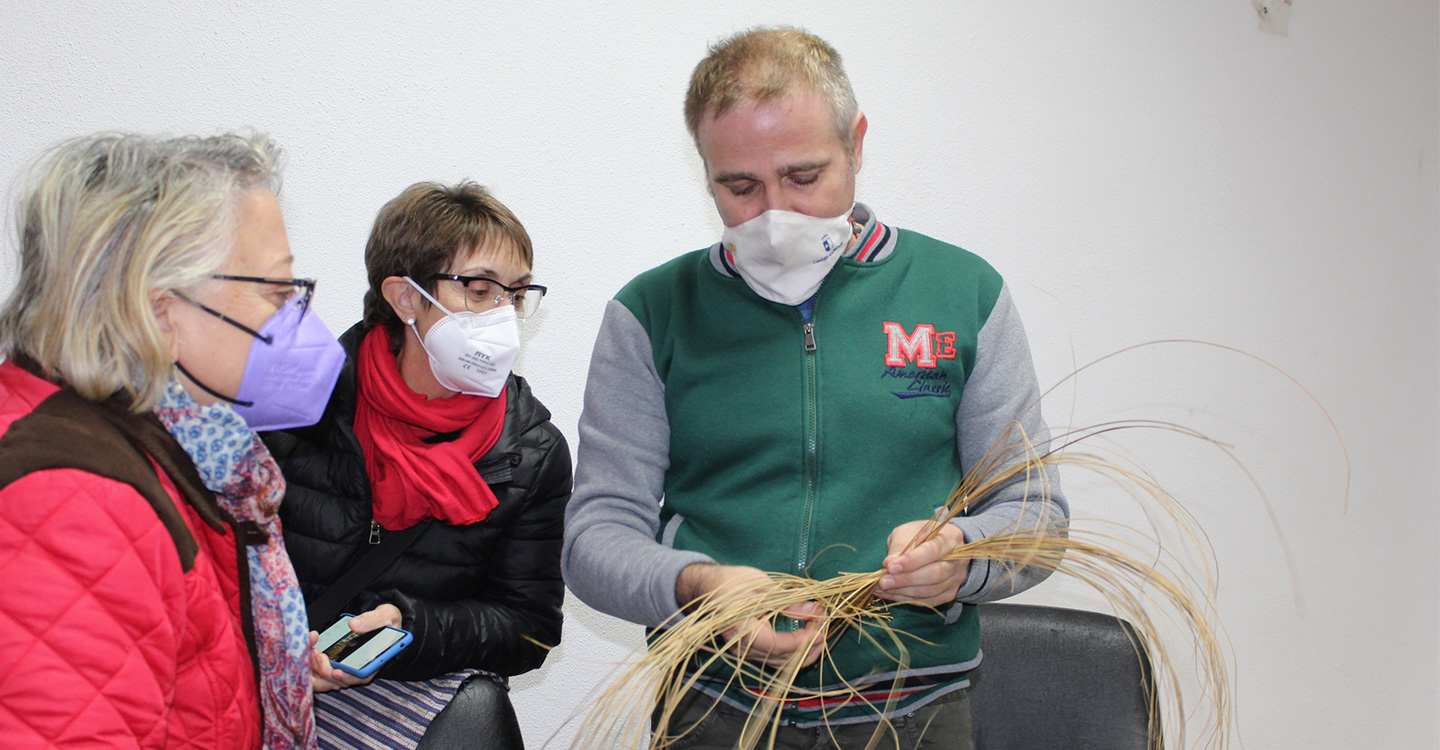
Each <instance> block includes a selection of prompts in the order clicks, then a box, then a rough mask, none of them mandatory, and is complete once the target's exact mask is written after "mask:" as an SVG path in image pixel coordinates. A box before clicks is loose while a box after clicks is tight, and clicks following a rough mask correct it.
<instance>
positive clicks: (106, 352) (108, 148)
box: [0, 133, 281, 412]
mask: <svg viewBox="0 0 1440 750" xmlns="http://www.w3.org/2000/svg"><path fill="white" fill-rule="evenodd" d="M280 160H281V152H280V149H279V147H277V146H276V145H275V144H274V143H273V142H272V141H271V140H270V139H269V138H268V137H267V136H265V135H262V134H246V135H239V134H226V135H220V136H215V137H213V138H198V137H193V136H190V137H184V138H174V139H160V138H151V137H146V136H139V135H126V134H119V133H101V134H97V135H91V136H85V137H81V138H76V139H74V140H70V141H66V142H64V143H61V144H59V145H57V146H55V147H54V148H52V149H51V150H50V151H49V152H47V153H46V154H45V155H44V156H43V157H42V158H41V159H40V160H39V161H38V162H37V163H36V165H35V166H34V167H32V169H31V171H30V173H29V176H28V179H27V180H26V182H25V184H24V187H23V188H22V189H21V190H20V191H18V194H19V195H20V196H21V197H20V199H19V200H18V202H17V204H16V210H15V214H14V216H15V219H16V225H17V227H16V228H17V230H18V232H19V241H20V273H19V281H18V282H17V283H16V285H15V288H14V289H13V290H12V291H11V293H10V297H9V299H8V300H6V302H5V305H4V308H3V309H0V350H3V351H4V353H5V354H6V356H8V357H14V356H16V355H25V356H27V357H29V358H30V359H32V360H34V361H35V362H36V363H37V364H38V365H39V366H40V367H41V369H43V370H44V372H45V374H46V375H47V376H48V377H51V378H54V379H58V380H61V381H63V382H64V383H66V384H68V385H70V386H71V387H72V388H74V389H75V390H76V391H77V392H78V393H79V394H80V395H81V396H83V397H85V398H86V399H89V400H91V401H103V400H105V399H107V398H109V397H111V396H113V395H115V394H116V393H121V392H123V393H124V395H126V396H128V398H129V401H130V406H131V408H132V409H133V410H135V411H137V412H140V411H145V410H148V409H150V408H153V407H154V405H155V404H156V403H157V402H158V401H159V399H160V396H161V395H162V393H163V390H164V388H165V387H166V383H167V382H168V380H169V378H170V376H171V368H172V365H173V364H174V363H173V362H172V361H171V360H170V348H169V343H168V340H167V339H166V337H165V335H164V333H163V332H162V331H161V329H160V326H159V323H158V321H157V320H156V316H155V311H154V300H155V297H156V296H157V294H158V293H161V292H166V291H184V290H188V289H191V288H193V287H194V286H196V285H197V284H199V283H201V282H203V281H205V280H206V279H207V278H208V277H209V276H210V274H212V273H215V272H216V270H218V269H219V268H220V266H221V265H223V264H224V262H225V260H226V259H227V258H228V257H229V255H230V252H231V250H232V249H233V247H234V243H235V229H236V225H237V223H238V221H239V198H240V197H241V196H242V195H244V194H245V193H247V192H250V191H252V190H269V191H270V192H271V193H278V192H279V190H280Z"/></svg>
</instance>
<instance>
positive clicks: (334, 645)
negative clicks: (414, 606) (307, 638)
mask: <svg viewBox="0 0 1440 750" xmlns="http://www.w3.org/2000/svg"><path fill="white" fill-rule="evenodd" d="M350 620H351V618H349V617H341V618H340V620H339V621H338V622H336V623H335V624H334V625H331V626H330V627H328V628H326V629H325V632H324V633H321V634H320V640H319V641H317V642H316V643H315V648H317V649H319V650H320V652H321V653H323V654H325V655H326V656H328V657H330V661H332V662H339V663H341V664H344V665H345V666H347V667H350V668H351V669H361V668H363V667H364V666H365V665H366V664H369V663H370V662H371V660H373V659H374V658H375V657H377V656H379V655H380V654H383V653H385V650H386V649H388V648H390V647H391V646H393V645H395V643H396V642H398V641H399V640H400V639H401V638H404V637H405V631H403V630H396V629H395V628H379V629H376V630H372V631H370V632H368V633H355V632H352V631H351V630H350Z"/></svg>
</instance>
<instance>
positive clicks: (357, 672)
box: [330, 614, 415, 678]
mask: <svg viewBox="0 0 1440 750" xmlns="http://www.w3.org/2000/svg"><path fill="white" fill-rule="evenodd" d="M341 617H342V618H343V617H354V615H351V614H344V615H341ZM332 627H333V626H332ZM382 630H391V631H394V632H397V633H402V634H403V636H402V637H401V638H400V639H399V640H397V641H395V642H394V643H392V644H390V646H389V647H388V648H386V649H385V650H384V651H381V652H380V653H378V654H376V655H375V656H374V657H372V658H371V659H370V660H369V661H367V662H366V663H365V664H364V666H361V667H359V668H356V667H351V666H348V665H346V664H343V663H341V662H340V661H338V660H335V659H331V660H330V666H332V667H334V668H336V669H338V670H340V671H342V672H345V673H346V674H350V675H354V676H355V677H360V678H365V677H369V676H370V675H372V674H375V670H377V669H379V668H380V667H382V666H384V664H385V662H387V661H390V658H391V657H392V656H394V655H396V654H398V653H400V651H401V649H403V648H405V647H406V646H409V645H410V642H411V641H413V640H415V636H414V635H412V634H411V633H410V631H408V630H403V629H401V628H392V627H389V626H388V625H387V626H386V627H384V628H382ZM376 632H378V631H376Z"/></svg>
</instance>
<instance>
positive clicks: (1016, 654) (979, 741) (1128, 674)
mask: <svg viewBox="0 0 1440 750" xmlns="http://www.w3.org/2000/svg"><path fill="white" fill-rule="evenodd" d="M979 606H980V648H981V652H982V653H983V655H984V658H983V660H982V661H981V663H980V666H979V667H978V668H977V669H975V670H974V671H973V672H971V673H970V681H971V684H970V706H971V711H972V712H973V717H974V719H973V721H974V735H975V748H976V750H1046V749H1048V748H1065V749H1066V750H1158V748H1159V747H1160V745H1159V744H1158V742H1157V743H1156V744H1154V745H1151V744H1149V726H1150V723H1151V722H1150V718H1151V716H1152V715H1154V716H1155V718H1156V723H1157V725H1158V721H1159V707H1158V706H1157V705H1156V704H1155V703H1154V701H1153V700H1152V697H1153V692H1152V691H1151V690H1150V689H1149V686H1150V685H1151V684H1152V683H1151V677H1150V674H1151V673H1150V658H1149V656H1148V654H1145V653H1144V651H1143V649H1141V647H1140V645H1139V643H1140V642H1139V640H1138V639H1136V638H1135V636H1134V629H1133V628H1132V627H1131V625H1130V624H1129V623H1127V622H1125V621H1124V620H1120V619H1118V618H1116V617H1114V616H1111V615H1104V614H1100V613H1098V612H1085V611H1082V610H1076V609H1061V608H1058V607H1036V606H1030V605H1024V604H982V605H979Z"/></svg>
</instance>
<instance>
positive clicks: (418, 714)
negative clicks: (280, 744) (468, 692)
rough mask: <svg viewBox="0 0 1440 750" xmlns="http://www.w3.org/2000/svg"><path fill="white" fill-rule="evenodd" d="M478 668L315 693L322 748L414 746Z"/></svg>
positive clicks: (407, 749) (410, 749)
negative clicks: (432, 676)
mask: <svg viewBox="0 0 1440 750" xmlns="http://www.w3.org/2000/svg"><path fill="white" fill-rule="evenodd" d="M484 674H485V673H483V672H479V671H477V670H474V669H467V670H462V671H459V672H451V673H450V674H447V675H444V676H442V677H437V678H435V679H433V680H420V681H401V680H375V681H373V682H371V683H370V684H368V685H360V686H358V687H353V688H346V689H344V690H332V691H330V692H328V693H317V694H316V695H315V727H316V729H317V730H318V731H317V734H318V735H319V738H320V748H321V750H382V749H383V750H415V746H416V745H418V744H420V737H421V736H423V735H424V734H425V729H426V728H427V727H429V726H430V722H431V720H433V719H434V718H435V715H436V714H438V713H440V711H441V709H443V708H445V706H446V705H448V704H449V703H450V701H451V699H453V698H454V697H455V691H457V690H459V689H460V685H461V683H463V682H465V680H467V679H469V678H470V677H471V676H472V675H482V677H480V678H478V679H484V677H483V675H484Z"/></svg>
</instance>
